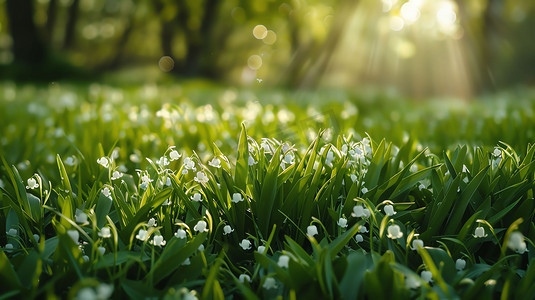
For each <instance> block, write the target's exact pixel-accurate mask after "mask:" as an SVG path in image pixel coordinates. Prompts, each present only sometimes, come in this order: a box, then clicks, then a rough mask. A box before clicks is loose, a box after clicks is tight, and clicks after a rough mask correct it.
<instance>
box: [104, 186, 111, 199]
mask: <svg viewBox="0 0 535 300" xmlns="http://www.w3.org/2000/svg"><path fill="white" fill-rule="evenodd" d="M102 195H104V196H105V197H106V198H110V199H111V190H110V188H109V187H107V186H106V187H104V188H103V189H102Z"/></svg>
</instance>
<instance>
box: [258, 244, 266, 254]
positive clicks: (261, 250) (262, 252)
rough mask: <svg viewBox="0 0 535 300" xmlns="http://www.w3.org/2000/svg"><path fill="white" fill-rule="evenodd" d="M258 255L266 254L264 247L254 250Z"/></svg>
mask: <svg viewBox="0 0 535 300" xmlns="http://www.w3.org/2000/svg"><path fill="white" fill-rule="evenodd" d="M256 251H258V253H260V254H264V253H266V246H258V249H257V250H256Z"/></svg>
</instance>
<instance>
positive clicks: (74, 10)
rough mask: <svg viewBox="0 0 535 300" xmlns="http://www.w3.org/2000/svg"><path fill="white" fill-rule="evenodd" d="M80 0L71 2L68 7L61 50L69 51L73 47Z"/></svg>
mask: <svg viewBox="0 0 535 300" xmlns="http://www.w3.org/2000/svg"><path fill="white" fill-rule="evenodd" d="M79 6H80V0H73V2H72V3H71V6H69V13H68V15H67V24H66V26H65V35H64V39H63V48H64V49H69V48H71V47H72V46H73V44H74V42H75V37H76V24H77V23H78V15H79Z"/></svg>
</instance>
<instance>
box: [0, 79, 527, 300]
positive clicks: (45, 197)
mask: <svg viewBox="0 0 535 300" xmlns="http://www.w3.org/2000/svg"><path fill="white" fill-rule="evenodd" d="M534 100H535V91H533V90H530V89H517V90H508V91H504V92H497V93H494V94H492V95H491V96H482V97H479V98H478V99H474V100H471V101H461V100H455V99H434V100H414V99H404V98H403V97H402V96H399V95H397V94H396V93H395V92H393V91H389V90H370V91H359V92H350V91H347V90H346V91H344V90H327V89H324V90H314V91H286V90H271V89H267V88H262V87H261V85H259V87H257V88H254V89H253V88H250V89H245V88H244V89H237V88H226V87H222V86H214V85H213V84H208V83H205V82H185V83H182V84H166V85H144V86H135V87H129V86H114V85H106V84H65V83H51V84H49V85H42V86H39V85H35V84H31V85H30V84H27V85H26V84H14V83H9V82H7V83H1V84H0V120H1V121H0V132H1V140H0V145H1V152H0V154H1V159H2V163H1V166H0V247H1V249H2V251H1V253H0V279H1V281H2V285H1V286H0V293H1V295H0V299H7V298H25V299H31V298H50V299H55V298H68V299H71V298H75V299H107V298H117V299H120V298H131V299H147V298H151V299H152V298H164V299H276V298H282V299H305V298H314V299H316V298H321V299H363V298H368V299H416V298H418V299H424V298H431V299H442V298H452V299H476V298H498V297H501V298H502V299H508V298H515V299H516V298H522V299H533V298H534V297H535V296H534V295H535V286H534V285H533V284H532V283H533V281H534V280H535V263H534V262H535V261H534V260H533V259H534V256H533V255H534V251H535V245H534V244H533V240H534V239H535V224H534V222H533V214H534V212H535V203H534V200H533V195H534V188H535V185H534V180H535V177H534V176H535V157H534V155H535V147H534V146H533V145H532V141H533V140H534V138H535V131H534V130H535V114H534V112H535V102H534Z"/></svg>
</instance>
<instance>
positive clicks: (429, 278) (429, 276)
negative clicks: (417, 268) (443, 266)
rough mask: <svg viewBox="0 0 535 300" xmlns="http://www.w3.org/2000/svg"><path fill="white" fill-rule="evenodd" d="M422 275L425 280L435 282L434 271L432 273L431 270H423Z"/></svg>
mask: <svg viewBox="0 0 535 300" xmlns="http://www.w3.org/2000/svg"><path fill="white" fill-rule="evenodd" d="M420 276H421V277H422V279H423V281H425V282H433V273H431V271H422V273H420Z"/></svg>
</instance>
